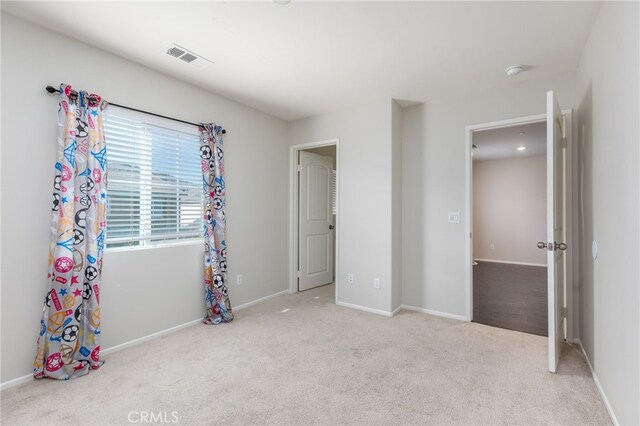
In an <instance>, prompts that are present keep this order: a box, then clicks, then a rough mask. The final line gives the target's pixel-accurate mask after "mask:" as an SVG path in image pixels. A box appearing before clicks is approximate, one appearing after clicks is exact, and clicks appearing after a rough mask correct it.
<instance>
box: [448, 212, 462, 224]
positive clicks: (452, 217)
mask: <svg viewBox="0 0 640 426" xmlns="http://www.w3.org/2000/svg"><path fill="white" fill-rule="evenodd" d="M449 223H460V212H449Z"/></svg>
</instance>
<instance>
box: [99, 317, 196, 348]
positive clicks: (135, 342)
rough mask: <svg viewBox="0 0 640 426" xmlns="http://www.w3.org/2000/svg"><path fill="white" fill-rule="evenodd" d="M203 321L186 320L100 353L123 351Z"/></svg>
mask: <svg viewBox="0 0 640 426" xmlns="http://www.w3.org/2000/svg"><path fill="white" fill-rule="evenodd" d="M201 323H202V318H198V319H195V320H192V321H189V322H185V323H184V324H180V325H176V326H174V327H170V328H167V329H165V330H161V331H158V332H156V333H151V334H149V335H146V336H142V337H139V338H137V339H133V340H130V341H128V342H124V343H121V344H119V345H115V346H112V347H110V348H107V349H103V350H101V351H100V355H109V354H112V353H114V352H118V351H121V350H123V349H126V348H130V347H131V346H136V345H139V344H140V343H144V342H146V341H148V340H152V339H157V338H158V337H161V336H164V335H166V334H171V333H174V332H176V331H178V330H182V329H183V328H187V327H191V326H193V325H196V324H201Z"/></svg>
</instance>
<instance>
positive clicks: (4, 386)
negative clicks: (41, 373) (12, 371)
mask: <svg viewBox="0 0 640 426" xmlns="http://www.w3.org/2000/svg"><path fill="white" fill-rule="evenodd" d="M32 380H35V379H34V378H33V374H27V375H26V376H22V377H17V378H15V379H13V380H7V381H6V382H4V383H1V384H0V391H3V390H5V389H9V388H13V387H15V386H18V385H21V384H23V383H27V382H30V381H32Z"/></svg>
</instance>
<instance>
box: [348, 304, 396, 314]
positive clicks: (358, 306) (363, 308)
mask: <svg viewBox="0 0 640 426" xmlns="http://www.w3.org/2000/svg"><path fill="white" fill-rule="evenodd" d="M337 305H339V306H344V307H345V308H351V309H357V310H359V311H364V312H369V313H372V314H377V315H382V316H385V317H392V316H393V314H394V313H395V312H396V311H397V309H396V311H393V312H389V311H383V310H381V309H374V308H367V307H366V306H360V305H354V304H352V303H346V302H338V303H337Z"/></svg>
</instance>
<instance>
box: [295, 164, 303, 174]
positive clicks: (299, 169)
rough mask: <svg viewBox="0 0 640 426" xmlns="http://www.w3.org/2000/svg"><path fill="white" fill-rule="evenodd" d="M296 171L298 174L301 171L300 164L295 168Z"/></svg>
mask: <svg viewBox="0 0 640 426" xmlns="http://www.w3.org/2000/svg"><path fill="white" fill-rule="evenodd" d="M296 171H297V172H298V173H300V172H301V171H302V166H301V165H300V164H298V165H297V166H296Z"/></svg>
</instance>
